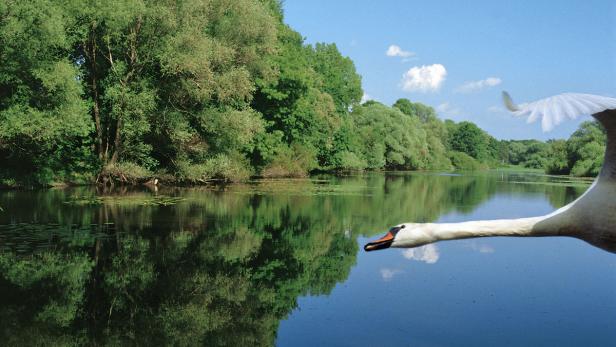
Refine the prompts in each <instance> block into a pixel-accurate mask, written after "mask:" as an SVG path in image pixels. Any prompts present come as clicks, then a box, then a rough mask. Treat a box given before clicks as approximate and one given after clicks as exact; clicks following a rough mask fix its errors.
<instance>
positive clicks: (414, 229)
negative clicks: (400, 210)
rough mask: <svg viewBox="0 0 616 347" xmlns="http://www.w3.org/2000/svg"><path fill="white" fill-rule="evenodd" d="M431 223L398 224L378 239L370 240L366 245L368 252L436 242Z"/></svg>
mask: <svg viewBox="0 0 616 347" xmlns="http://www.w3.org/2000/svg"><path fill="white" fill-rule="evenodd" d="M432 235H433V233H432V231H431V225H430V224H422V223H406V224H400V225H397V226H395V227H393V228H391V229H389V231H388V232H387V234H385V236H383V237H381V238H380V239H378V240H374V241H372V242H368V243H367V244H366V245H365V246H364V250H365V251H366V252H370V251H376V250H379V249H385V248H389V247H403V248H411V247H419V246H423V245H427V244H428V243H432V242H434V241H435V240H434V238H433V236H432Z"/></svg>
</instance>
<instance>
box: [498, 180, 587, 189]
mask: <svg viewBox="0 0 616 347" xmlns="http://www.w3.org/2000/svg"><path fill="white" fill-rule="evenodd" d="M507 183H513V184H532V185H540V186H553V187H588V186H589V185H591V184H592V182H591V181H586V180H580V181H578V180H569V181H546V182H532V181H507Z"/></svg>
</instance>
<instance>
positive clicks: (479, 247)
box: [466, 241, 494, 253]
mask: <svg viewBox="0 0 616 347" xmlns="http://www.w3.org/2000/svg"><path fill="white" fill-rule="evenodd" d="M466 245H467V247H468V248H470V249H472V250H473V251H476V252H479V253H494V247H492V246H490V245H488V244H485V243H480V242H477V241H468V242H467V243H466Z"/></svg>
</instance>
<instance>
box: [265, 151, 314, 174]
mask: <svg viewBox="0 0 616 347" xmlns="http://www.w3.org/2000/svg"><path fill="white" fill-rule="evenodd" d="M316 166H317V161H316V154H315V151H314V150H312V149H310V148H308V147H305V146H302V145H298V144H294V145H292V146H291V147H290V148H284V149H281V150H280V151H278V153H277V155H276V156H275V157H274V158H273V160H272V161H271V162H270V163H269V164H267V165H266V166H265V167H264V168H263V170H262V171H261V176H263V177H265V178H275V177H306V176H308V172H309V171H310V170H312V169H314V168H315V167H316Z"/></svg>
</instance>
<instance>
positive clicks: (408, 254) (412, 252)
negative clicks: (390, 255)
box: [402, 245, 440, 264]
mask: <svg viewBox="0 0 616 347" xmlns="http://www.w3.org/2000/svg"><path fill="white" fill-rule="evenodd" d="M402 255H403V256H404V257H405V258H406V259H409V260H415V261H422V262H424V263H426V264H434V263H436V262H437V261H438V259H439V258H440V254H439V251H438V247H437V246H436V245H425V246H421V247H417V248H409V249H407V250H405V251H403V252H402Z"/></svg>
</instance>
